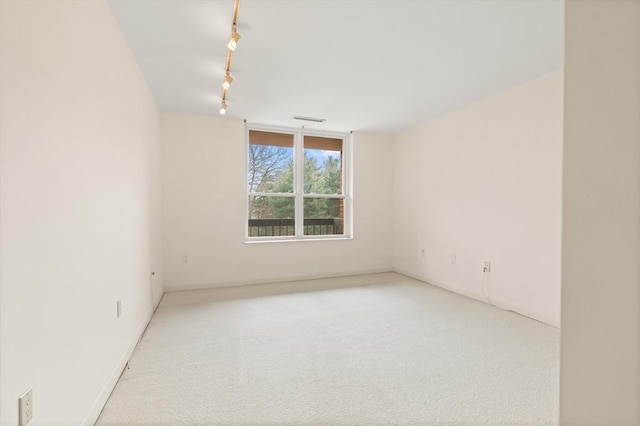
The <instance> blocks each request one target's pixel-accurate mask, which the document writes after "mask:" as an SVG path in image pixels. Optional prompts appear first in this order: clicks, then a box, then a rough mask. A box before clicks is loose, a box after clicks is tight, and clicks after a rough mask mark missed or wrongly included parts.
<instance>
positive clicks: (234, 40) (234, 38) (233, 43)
mask: <svg viewBox="0 0 640 426" xmlns="http://www.w3.org/2000/svg"><path fill="white" fill-rule="evenodd" d="M239 41H240V33H239V32H238V31H237V30H236V26H235V25H234V26H233V27H232V28H231V40H229V44H227V47H228V48H229V50H236V47H237V46H238V42H239Z"/></svg>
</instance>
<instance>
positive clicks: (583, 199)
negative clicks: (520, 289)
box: [560, 0, 640, 426]
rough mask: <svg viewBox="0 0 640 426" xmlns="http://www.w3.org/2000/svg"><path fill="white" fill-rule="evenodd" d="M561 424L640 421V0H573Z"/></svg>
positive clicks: (570, 10)
mask: <svg viewBox="0 0 640 426" xmlns="http://www.w3.org/2000/svg"><path fill="white" fill-rule="evenodd" d="M565 50H566V76H565V81H566V83H565V84H566V102H565V110H566V115H565V144H564V186H563V187H564V200H563V203H564V207H563V209H564V212H563V214H564V218H563V250H562V332H561V352H562V355H561V363H560V365H561V367H560V369H561V373H560V422H561V424H563V425H576V426H577V425H580V426H589V425H617V426H624V425H636V426H637V425H640V2H639V1H614V0H602V1H568V2H567V4H566V49H565Z"/></svg>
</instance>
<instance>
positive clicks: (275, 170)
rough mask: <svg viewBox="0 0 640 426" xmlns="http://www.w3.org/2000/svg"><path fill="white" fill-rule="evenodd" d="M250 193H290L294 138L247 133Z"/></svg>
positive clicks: (254, 132) (273, 134) (283, 134)
mask: <svg viewBox="0 0 640 426" xmlns="http://www.w3.org/2000/svg"><path fill="white" fill-rule="evenodd" d="M248 163H249V167H248V168H247V189H248V191H249V192H293V135H291V134H286V133H273V132H260V131H257V130H250V131H249V156H248Z"/></svg>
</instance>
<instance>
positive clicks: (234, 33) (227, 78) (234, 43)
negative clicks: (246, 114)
mask: <svg viewBox="0 0 640 426" xmlns="http://www.w3.org/2000/svg"><path fill="white" fill-rule="evenodd" d="M239 7H240V0H235V2H234V4H233V22H232V24H231V40H230V41H229V44H227V47H228V48H229V50H227V65H226V66H225V69H224V81H223V82H222V96H221V98H222V102H221V103H220V114H222V115H224V114H225V113H226V112H227V91H228V90H229V87H230V86H231V83H233V77H231V58H232V57H233V52H234V51H235V50H236V47H238V41H239V40H240V34H239V33H238V30H237V29H236V22H237V21H238V8H239Z"/></svg>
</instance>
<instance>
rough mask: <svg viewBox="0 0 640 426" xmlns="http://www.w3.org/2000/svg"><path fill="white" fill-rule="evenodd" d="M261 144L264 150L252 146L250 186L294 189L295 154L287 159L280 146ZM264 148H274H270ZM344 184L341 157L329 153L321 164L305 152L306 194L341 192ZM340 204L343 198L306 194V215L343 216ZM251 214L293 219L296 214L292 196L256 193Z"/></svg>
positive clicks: (284, 190)
mask: <svg viewBox="0 0 640 426" xmlns="http://www.w3.org/2000/svg"><path fill="white" fill-rule="evenodd" d="M258 148H259V149H260V150H261V151H259V150H258V149H255V150H252V151H250V156H249V161H250V163H249V178H250V180H249V188H250V190H253V191H255V192H273V193H278V192H280V193H290V192H293V187H294V182H293V179H294V165H293V158H291V159H289V160H288V161H287V160H284V158H285V157H284V155H283V154H281V153H278V151H277V150H278V149H281V148H278V147H260V146H258ZM264 148H271V150H266V149H264ZM265 157H268V159H265ZM275 160H277V161H278V164H277V167H276V166H275V163H274V162H275ZM258 169H260V170H258ZM251 179H253V180H251ZM341 184H342V176H341V167H340V159H339V158H334V157H333V156H329V157H327V158H326V159H325V160H324V161H323V162H322V164H318V162H317V160H316V158H315V157H313V156H311V155H307V153H305V158H304V180H303V186H304V193H305V194H339V193H341ZM252 188H254V189H252ZM340 205H341V200H336V199H326V198H305V200H304V217H305V218H337V217H340ZM250 217H251V218H253V219H270V218H278V219H293V218H294V217H295V207H294V203H293V198H290V197H255V199H253V200H252V202H251V204H250Z"/></svg>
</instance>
